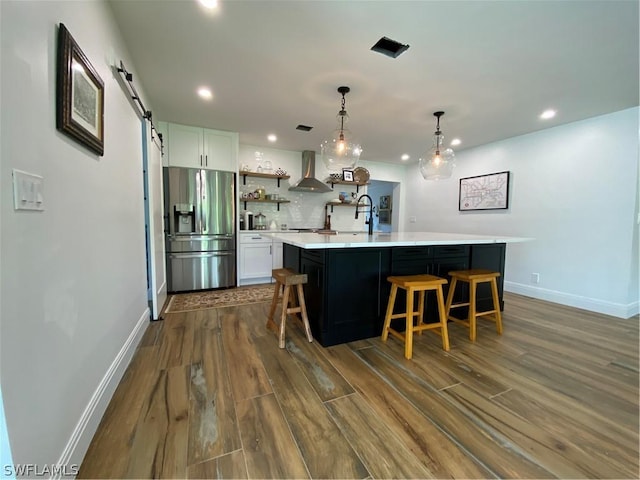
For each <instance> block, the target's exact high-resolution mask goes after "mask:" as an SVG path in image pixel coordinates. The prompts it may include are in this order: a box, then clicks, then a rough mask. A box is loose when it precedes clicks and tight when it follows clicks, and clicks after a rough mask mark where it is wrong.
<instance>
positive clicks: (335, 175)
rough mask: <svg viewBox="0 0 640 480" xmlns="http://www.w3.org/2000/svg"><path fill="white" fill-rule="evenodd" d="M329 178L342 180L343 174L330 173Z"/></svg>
mask: <svg viewBox="0 0 640 480" xmlns="http://www.w3.org/2000/svg"><path fill="white" fill-rule="evenodd" d="M329 178H330V179H331V180H334V181H335V180H342V174H341V173H330V174H329Z"/></svg>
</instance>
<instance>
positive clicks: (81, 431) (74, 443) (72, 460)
mask: <svg viewBox="0 0 640 480" xmlns="http://www.w3.org/2000/svg"><path fill="white" fill-rule="evenodd" d="M150 316H151V311H150V310H149V309H148V308H147V309H145V311H144V313H143V314H142V316H141V317H140V319H139V320H138V322H137V323H136V326H135V327H134V329H133V331H132V332H131V334H130V335H129V338H127V340H126V342H125V343H124V345H123V346H122V348H121V349H120V351H119V352H118V355H117V356H116V358H115V359H114V360H113V362H112V363H111V365H110V366H109V368H108V369H107V372H106V373H105V375H104V377H102V380H101V381H100V383H99V384H98V388H96V391H95V392H93V395H92V396H91V400H89V403H88V404H87V406H86V408H85V409H84V412H82V415H81V416H80V419H79V420H78V423H77V424H76V427H75V428H74V429H73V432H72V434H71V437H70V438H69V441H68V442H67V445H66V446H65V448H64V450H63V451H62V455H60V459H59V460H58V465H68V466H69V465H78V466H79V465H80V464H81V463H82V460H83V459H84V455H85V453H87V449H88V448H89V444H90V443H91V439H92V438H93V435H94V434H95V432H96V430H97V428H98V425H99V424H100V420H101V419H102V415H104V412H105V410H106V409H107V405H109V401H110V400H111V397H112V395H113V393H114V392H115V390H116V387H117V386H118V383H120V380H121V379H122V376H123V375H124V372H125V370H126V369H127V367H128V366H129V362H130V361H131V358H132V357H133V354H134V352H135V351H136V348H137V346H138V343H140V340H141V339H142V335H143V334H144V332H145V330H146V328H147V325H148V324H149V319H150ZM52 478H61V477H60V476H59V475H57V476H53V477H52Z"/></svg>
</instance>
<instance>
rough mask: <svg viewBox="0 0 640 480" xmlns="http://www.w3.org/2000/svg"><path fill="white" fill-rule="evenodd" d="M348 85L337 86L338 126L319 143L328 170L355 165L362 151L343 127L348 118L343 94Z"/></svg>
mask: <svg viewBox="0 0 640 480" xmlns="http://www.w3.org/2000/svg"><path fill="white" fill-rule="evenodd" d="M350 91H351V89H350V88H349V87H338V93H340V94H341V95H342V108H341V109H340V111H339V112H338V115H337V119H338V126H337V128H336V129H335V131H334V132H333V135H332V138H331V140H325V141H324V142H322V144H320V154H321V157H322V162H323V163H324V165H325V166H326V167H327V170H329V172H334V173H335V172H340V173H341V172H342V170H343V169H345V168H346V169H351V168H354V167H355V166H356V164H357V163H358V160H359V159H360V154H361V153H362V147H360V145H358V144H357V143H353V141H352V140H351V132H350V131H349V130H348V129H347V128H346V127H345V124H346V123H347V121H348V120H349V115H347V110H346V109H345V99H344V96H345V95H346V94H347V93H349V92H350Z"/></svg>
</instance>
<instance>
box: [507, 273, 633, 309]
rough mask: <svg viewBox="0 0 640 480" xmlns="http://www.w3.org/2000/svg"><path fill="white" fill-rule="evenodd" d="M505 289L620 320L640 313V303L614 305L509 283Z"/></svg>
mask: <svg viewBox="0 0 640 480" xmlns="http://www.w3.org/2000/svg"><path fill="white" fill-rule="evenodd" d="M504 289H505V291H507V292H512V293H518V294H520V295H525V296H527V297H532V298H537V299H538V300H545V301H547V302H553V303H559V304H561V305H567V306H569V307H576V308H582V309H584V310H589V311H590V312H597V313H602V314H605V315H611V316H613V317H618V318H631V317H633V316H634V315H638V313H640V303H639V302H633V303H629V304H621V303H613V302H607V301H604V300H597V299H595V298H589V297H582V296H580V295H573V294H570V293H565V292H558V291H555V290H548V289H546V288H540V287H534V286H531V285H524V284H522V283H515V282H507V281H505V282H504Z"/></svg>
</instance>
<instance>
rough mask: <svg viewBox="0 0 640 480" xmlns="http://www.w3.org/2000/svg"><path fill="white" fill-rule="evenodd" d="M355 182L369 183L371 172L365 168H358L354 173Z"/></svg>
mask: <svg viewBox="0 0 640 480" xmlns="http://www.w3.org/2000/svg"><path fill="white" fill-rule="evenodd" d="M353 181H354V182H358V183H367V182H368V181H369V170H367V169H366V168H364V167H356V169H355V170H354V171H353Z"/></svg>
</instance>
